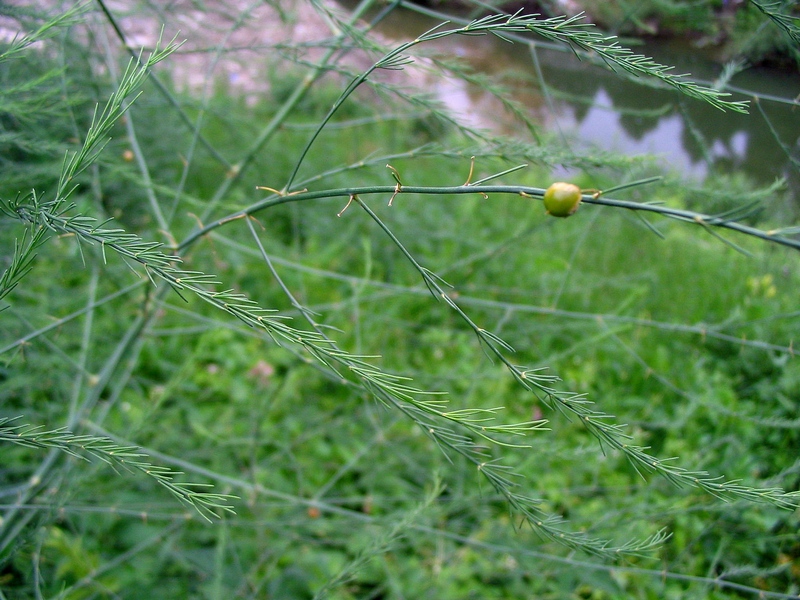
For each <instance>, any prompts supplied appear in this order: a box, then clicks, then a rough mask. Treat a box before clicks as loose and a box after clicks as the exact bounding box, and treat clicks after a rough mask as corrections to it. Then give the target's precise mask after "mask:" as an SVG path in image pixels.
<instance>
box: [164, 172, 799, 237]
mask: <svg viewBox="0 0 800 600" xmlns="http://www.w3.org/2000/svg"><path fill="white" fill-rule="evenodd" d="M396 191H397V186H394V185H375V186H362V187H346V188H334V189H327V190H317V191H310V192H308V191H304V192H297V193H291V194H283V195H277V194H276V195H272V196H269V197H268V198H266V199H264V200H262V201H261V202H257V203H255V204H253V205H252V206H250V207H248V208H246V209H244V210H242V211H239V212H237V213H233V214H231V215H228V216H227V217H223V218H222V219H219V220H217V221H214V222H213V223H210V224H208V225H206V226H204V227H202V228H201V229H198V230H196V231H194V232H193V233H191V234H190V235H189V236H188V237H187V238H186V239H185V240H184V241H183V242H181V244H180V245H179V246H178V247H177V248H176V250H177V251H178V252H181V251H182V250H184V249H185V248H187V247H189V246H190V245H191V244H192V243H194V242H195V241H196V240H197V239H198V238H200V237H202V236H204V235H206V234H207V233H209V232H210V231H212V230H213V229H216V228H217V227H220V226H222V225H224V224H225V223H228V222H230V221H233V220H236V219H241V218H245V217H248V216H250V215H254V214H256V213H258V212H260V211H262V210H266V209H267V208H272V207H274V206H278V205H280V204H287V203H289V202H306V201H309V200H320V199H323V198H351V197H353V196H366V195H369V194H384V195H388V196H391V195H392V194H394V193H395V192H396ZM544 193H545V189H544V188H535V187H527V186H522V185H481V186H476V185H457V186H444V187H436V186H411V185H404V186H402V188H401V190H400V194H401V195H402V194H425V195H462V194H481V195H488V194H512V195H515V196H524V197H530V198H542V197H543V196H544ZM582 202H583V203H584V204H596V205H599V206H608V207H612V208H624V209H627V210H634V211H641V212H650V213H656V214H660V215H662V216H665V217H669V218H672V219H677V220H679V221H685V222H687V223H695V224H697V225H701V226H703V227H722V228H724V229H730V230H733V231H738V232H739V233H742V234H745V235H750V236H753V237H756V238H759V239H762V240H765V241H767V242H772V243H775V244H780V245H783V246H788V247H790V248H794V249H796V250H800V240H797V239H792V238H787V237H783V236H780V235H775V234H771V233H770V232H767V231H762V230H761V229H757V228H755V227H750V226H748V225H743V224H741V223H737V222H735V221H730V220H725V219H724V218H720V217H715V216H714V215H708V214H704V213H699V212H695V211H691V210H685V209H680V208H670V207H668V206H663V205H658V204H643V203H640V202H631V201H629V200H616V199H613V198H607V197H605V196H600V197H595V196H594V195H592V194H584V195H583V197H582Z"/></svg>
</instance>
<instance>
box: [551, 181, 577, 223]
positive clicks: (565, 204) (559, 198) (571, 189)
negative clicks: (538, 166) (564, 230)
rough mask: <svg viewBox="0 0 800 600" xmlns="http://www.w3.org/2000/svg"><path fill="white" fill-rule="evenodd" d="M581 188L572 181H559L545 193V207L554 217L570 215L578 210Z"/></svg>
mask: <svg viewBox="0 0 800 600" xmlns="http://www.w3.org/2000/svg"><path fill="white" fill-rule="evenodd" d="M580 203H581V188H579V187H578V186H577V185H574V184H572V183H564V182H563V181H557V182H556V183H554V184H553V185H551V186H550V187H549V188H547V191H546V192H545V193H544V207H545V208H546V209H547V214H548V215H552V216H553V217H568V216H570V215H571V214H573V213H574V212H575V211H576V210H578V205H579V204H580Z"/></svg>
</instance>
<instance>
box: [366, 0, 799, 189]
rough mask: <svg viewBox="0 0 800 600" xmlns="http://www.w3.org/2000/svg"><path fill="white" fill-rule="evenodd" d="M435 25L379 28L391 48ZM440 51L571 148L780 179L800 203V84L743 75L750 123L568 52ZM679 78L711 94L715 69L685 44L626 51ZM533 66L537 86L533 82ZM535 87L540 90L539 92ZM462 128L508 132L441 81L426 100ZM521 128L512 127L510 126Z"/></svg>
mask: <svg viewBox="0 0 800 600" xmlns="http://www.w3.org/2000/svg"><path fill="white" fill-rule="evenodd" d="M439 22H440V21H439V20H436V19H434V18H430V17H427V16H425V15H421V14H418V13H416V12H411V11H402V12H400V11H397V12H394V13H392V14H391V15H390V16H389V17H388V18H387V19H386V20H385V21H384V22H383V23H382V24H381V25H380V27H379V30H380V31H381V33H382V34H383V35H385V36H387V37H389V38H391V39H394V40H397V41H401V40H402V41H405V40H408V39H413V37H416V36H417V35H419V34H420V33H422V32H424V31H426V30H427V29H429V28H430V27H432V26H433V25H436V24H437V23H439ZM435 43H436V44H437V49H439V50H442V51H445V52H447V53H449V54H450V55H454V56H459V57H462V58H463V59H465V60H466V61H467V62H468V63H469V64H470V65H471V66H472V67H473V68H474V69H475V70H477V71H479V72H485V73H494V74H498V75H503V76H504V77H505V78H506V79H511V80H513V90H514V91H513V94H514V96H515V97H516V99H517V100H519V101H521V102H522V103H523V104H524V105H525V107H526V109H527V110H529V111H530V112H531V114H532V115H533V116H535V117H536V118H537V120H538V122H540V123H541V124H542V125H543V126H544V127H545V128H546V129H548V130H551V131H557V132H561V133H563V134H564V136H566V137H568V138H570V139H571V140H573V141H572V142H571V143H572V144H573V145H574V144H586V145H594V146H597V147H599V148H602V149H606V150H615V151H620V152H622V153H625V154H630V155H638V154H644V153H647V154H654V155H657V156H658V157H660V160H661V161H663V163H664V164H666V165H668V166H669V167H671V168H674V169H676V170H679V171H681V172H682V173H684V174H686V175H688V176H693V177H696V178H698V179H702V178H704V177H705V176H706V175H707V174H708V173H709V172H712V171H722V172H732V171H737V172H742V173H745V174H746V175H747V176H749V177H750V178H752V180H754V181H755V182H757V183H759V184H769V183H772V182H773V181H774V180H775V179H776V178H777V177H786V178H787V180H788V181H789V183H790V186H792V187H793V191H794V197H795V200H798V199H800V181H798V179H799V178H798V175H797V173H798V166H797V165H798V163H793V162H792V161H793V160H795V161H797V160H800V103H799V102H798V100H797V99H798V98H800V74H798V73H787V72H781V71H777V70H770V69H764V68H749V69H747V70H745V71H743V72H741V73H739V74H737V75H735V76H734V77H733V79H732V80H731V82H730V86H731V87H729V88H728V91H731V92H732V94H733V95H732V97H731V98H732V99H734V100H753V96H754V94H755V95H758V97H759V100H758V102H759V105H760V107H761V109H763V114H762V111H761V110H759V107H757V106H755V105H753V106H751V110H750V114H749V115H740V114H736V113H731V112H722V111H720V110H718V109H716V108H714V107H712V106H710V105H708V104H706V103H703V102H701V101H697V100H693V99H691V98H686V97H684V96H681V95H680V94H678V93H676V92H674V91H672V90H670V89H661V88H655V87H652V86H648V85H642V84H640V83H637V82H634V81H630V80H629V79H625V78H623V77H620V76H618V75H616V74H615V73H613V72H611V71H609V70H607V69H604V68H602V67H598V66H595V65H592V64H590V63H589V62H587V61H579V60H578V59H577V58H576V57H575V56H574V55H573V54H572V53H571V52H569V51H567V52H565V51H563V50H554V49H548V48H539V47H537V49H536V50H535V51H534V53H532V51H531V49H530V47H529V46H528V45H526V44H519V43H517V44H509V43H507V42H504V41H502V40H500V39H498V38H496V37H495V36H481V37H465V36H451V37H448V38H444V39H442V40H438V41H437V42H435ZM632 48H633V50H634V51H635V52H636V53H640V54H646V55H648V56H651V57H653V58H654V59H655V60H656V61H658V62H661V63H663V64H668V65H674V66H675V70H674V72H676V73H691V76H692V79H693V80H694V81H702V82H705V83H706V84H707V85H713V81H714V80H715V79H716V78H717V77H719V75H720V73H721V72H722V66H721V65H720V64H718V63H717V62H715V61H713V60H712V59H711V57H710V56H709V55H708V54H707V53H704V52H703V51H701V50H699V49H697V48H695V47H693V46H692V44H691V43H690V42H688V41H683V40H673V41H669V42H663V41H661V42H648V43H646V44H643V45H637V46H632ZM536 63H538V65H539V70H540V73H541V77H540V76H539V75H538V74H537V68H536ZM542 81H543V82H544V85H542ZM432 91H433V92H434V93H436V95H437V96H438V97H439V99H440V100H441V101H442V102H444V103H445V104H447V105H448V106H450V107H451V108H453V109H454V110H456V111H457V112H458V113H460V114H461V115H462V116H463V117H464V118H466V119H467V120H468V121H469V122H471V123H472V124H475V125H479V126H490V127H494V128H499V129H501V130H502V129H503V128H508V127H513V125H510V124H509V122H508V121H504V120H503V119H502V118H500V119H498V114H500V113H501V112H502V111H500V110H499V108H498V106H499V105H498V104H497V103H496V102H492V100H491V98H488V97H487V96H488V95H487V94H485V93H480V91H478V90H476V89H471V88H470V87H468V86H466V85H464V84H463V83H462V82H458V81H457V80H455V79H452V80H451V79H447V78H444V79H442V80H440V81H438V82H436V83H435V84H434V89H433V90H432ZM516 126H517V127H519V126H518V125H516Z"/></svg>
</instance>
